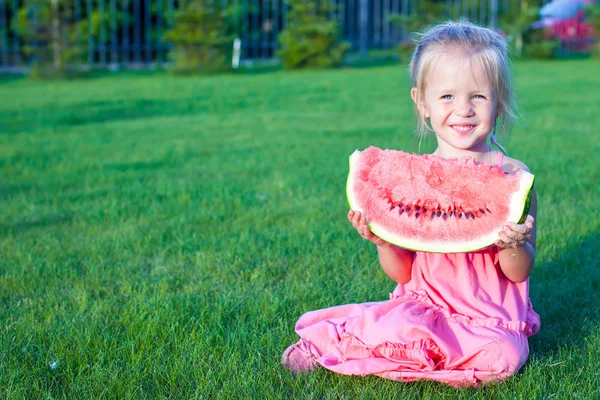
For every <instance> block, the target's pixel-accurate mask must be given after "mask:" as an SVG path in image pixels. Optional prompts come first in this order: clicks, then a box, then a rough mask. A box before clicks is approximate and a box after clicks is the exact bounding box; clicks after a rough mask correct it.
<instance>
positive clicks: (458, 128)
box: [451, 125, 475, 133]
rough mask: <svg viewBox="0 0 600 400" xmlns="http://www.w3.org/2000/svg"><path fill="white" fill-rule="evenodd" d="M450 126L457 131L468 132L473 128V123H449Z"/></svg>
mask: <svg viewBox="0 0 600 400" xmlns="http://www.w3.org/2000/svg"><path fill="white" fill-rule="evenodd" d="M451 127H452V129H454V130H455V131H457V132H458V133H469V132H471V131H472V130H473V129H475V125H451Z"/></svg>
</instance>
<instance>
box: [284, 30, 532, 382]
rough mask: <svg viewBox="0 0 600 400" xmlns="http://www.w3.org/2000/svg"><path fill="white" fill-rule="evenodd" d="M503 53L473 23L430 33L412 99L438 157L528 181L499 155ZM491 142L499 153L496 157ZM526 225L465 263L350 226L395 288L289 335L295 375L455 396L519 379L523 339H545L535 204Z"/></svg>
mask: <svg viewBox="0 0 600 400" xmlns="http://www.w3.org/2000/svg"><path fill="white" fill-rule="evenodd" d="M506 53H507V50H506V44H505V42H504V41H503V39H502V38H501V37H500V36H499V35H498V34H496V33H495V32H493V31H491V30H489V29H486V28H482V27H478V26H476V25H473V24H471V23H468V22H459V23H455V22H449V23H445V24H441V25H438V26H434V27H432V28H431V29H429V30H428V31H427V32H425V33H424V34H423V35H422V37H421V40H420V41H419V43H418V45H417V47H416V49H415V51H414V54H413V56H412V60H411V63H410V72H411V76H412V81H413V88H412V90H411V96H412V98H413V100H414V102H415V106H416V110H417V114H418V116H419V130H420V133H421V134H422V135H423V134H425V131H426V130H431V131H433V133H434V134H435V137H436V139H437V148H436V150H435V152H434V153H433V154H434V155H437V156H439V157H443V158H450V157H472V158H473V159H475V161H477V162H482V163H492V164H496V165H497V167H498V168H500V169H502V170H503V171H504V172H505V173H509V174H512V173H515V172H516V171H517V170H519V169H525V170H527V167H526V166H525V165H524V164H523V163H521V162H520V161H517V160H514V159H512V158H509V157H505V156H504V154H503V153H504V149H502V147H500V146H499V145H498V144H497V142H496V138H495V130H496V125H497V121H499V127H500V128H502V129H504V128H506V126H507V125H508V122H510V120H511V119H512V117H513V116H514V111H513V109H512V103H513V102H512V96H513V90H512V86H511V81H510V76H509V69H508V60H507V54H506ZM488 137H489V139H490V140H489V141H490V142H491V143H492V144H494V145H495V146H497V147H498V148H500V149H501V150H502V152H499V151H496V150H493V149H492V148H491V147H490V145H489V144H488ZM530 214H531V215H529V216H528V217H527V219H526V221H525V222H524V223H523V224H516V223H513V222H509V223H508V224H507V225H506V226H505V227H504V229H503V230H502V231H501V232H499V233H498V240H497V241H496V243H495V244H494V245H493V246H490V247H488V248H486V249H483V250H480V251H476V252H472V253H453V254H437V253H422V252H413V251H410V250H407V249H403V248H400V247H398V246H395V245H392V244H390V243H387V242H385V241H384V240H382V239H380V238H378V237H377V236H375V235H373V233H371V231H370V229H369V227H368V226H367V221H366V220H365V218H364V217H363V216H362V215H361V214H360V213H359V212H354V211H352V210H351V211H350V212H349V213H348V219H349V220H350V221H351V222H352V226H353V227H354V228H355V229H356V230H357V231H358V233H359V234H360V235H361V236H362V237H363V238H364V239H366V240H369V241H371V242H372V243H373V244H375V245H376V247H377V252H378V255H379V261H380V263H381V266H382V268H383V270H384V271H385V273H386V274H387V275H388V276H389V277H390V278H391V279H393V280H394V281H396V282H398V286H397V287H396V289H395V290H394V292H393V293H392V294H391V298H390V300H388V301H383V302H378V303H363V304H350V305H343V306H338V307H332V308H327V309H323V310H318V311H312V312H308V313H306V314H304V315H303V316H302V317H301V318H300V320H299V321H298V323H297V324H296V332H297V333H298V334H299V335H300V337H301V339H300V341H299V342H298V343H296V344H294V345H292V346H290V347H289V348H288V349H287V350H286V351H285V352H284V354H283V356H282V359H281V362H282V364H283V365H284V366H285V367H287V368H288V369H291V370H292V371H294V372H300V371H309V370H312V369H314V368H316V367H320V366H322V367H325V368H327V369H329V370H331V371H334V372H338V373H340V374H346V375H378V376H381V377H384V378H388V379H394V380H400V381H412V380H417V379H429V380H436V381H440V382H445V383H448V384H450V385H454V386H458V385H477V384H478V383H480V382H490V381H500V380H503V379H506V378H508V377H510V376H512V375H514V374H515V373H516V372H517V371H518V370H519V369H520V368H521V366H522V365H523V364H524V363H525V361H526V359H527V357H528V355H529V346H528V343H527V337H528V336H531V335H534V334H535V333H537V331H538V330H539V328H540V319H539V316H538V315H537V314H536V313H535V311H533V309H532V308H531V303H530V301H529V294H528V292H529V287H528V285H529V280H528V277H529V273H530V272H531V268H532V266H533V263H534V259H535V226H534V221H535V219H534V218H535V216H536V199H535V193H534V196H533V201H532V204H531V208H530Z"/></svg>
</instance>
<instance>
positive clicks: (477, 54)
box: [409, 20, 516, 154]
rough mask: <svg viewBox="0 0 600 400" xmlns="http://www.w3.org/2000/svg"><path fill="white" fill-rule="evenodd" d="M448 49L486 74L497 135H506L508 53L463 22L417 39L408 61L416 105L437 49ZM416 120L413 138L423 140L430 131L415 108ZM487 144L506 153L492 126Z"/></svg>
mask: <svg viewBox="0 0 600 400" xmlns="http://www.w3.org/2000/svg"><path fill="white" fill-rule="evenodd" d="M449 47H451V48H452V49H453V50H458V51H459V52H462V54H463V55H464V56H466V57H474V58H475V60H476V61H478V62H480V63H481V65H482V66H483V68H484V71H485V72H486V74H487V76H488V79H489V80H490V84H491V86H492V93H493V96H494V101H495V103H496V112H497V115H498V118H499V120H500V126H499V127H498V128H499V131H500V133H504V132H507V131H508V129H509V128H510V126H511V124H512V122H513V121H514V119H515V118H516V107H515V101H514V92H513V86H512V80H511V77H510V68H509V60H508V54H507V53H508V49H507V45H506V42H505V41H504V39H503V38H502V37H501V36H500V35H499V34H498V33H496V32H494V31H492V30H491V29H488V28H483V27H480V26H477V25H475V24H473V23H471V22H468V21H466V20H460V21H458V22H453V21H449V22H445V23H442V24H439V25H434V26H432V27H430V28H429V29H427V30H426V31H425V32H424V33H422V34H421V35H420V39H419V40H418V41H417V45H416V47H415V50H414V52H413V54H412V57H411V60H410V66H409V68H410V76H411V79H412V86H413V87H414V88H415V89H416V92H417V94H416V96H417V98H416V100H417V103H418V102H419V101H420V98H421V96H422V94H423V93H424V89H425V77H426V75H427V72H428V70H429V69H430V68H431V65H432V64H433V62H432V61H434V60H435V59H436V57H437V56H439V55H440V49H442V48H449ZM416 113H417V116H418V125H417V134H418V136H419V138H420V139H423V138H424V137H425V136H426V134H427V131H428V130H429V131H432V130H433V129H431V128H430V127H429V126H428V125H427V121H426V120H425V117H424V115H422V114H421V112H420V111H419V107H416ZM491 142H492V143H493V144H494V145H495V146H496V147H498V148H499V149H500V150H501V151H502V152H503V153H505V154H506V150H504V148H503V147H502V146H500V145H499V144H498V142H497V141H496V122H494V128H493V129H492V135H491Z"/></svg>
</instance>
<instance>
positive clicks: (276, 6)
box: [273, 0, 281, 57]
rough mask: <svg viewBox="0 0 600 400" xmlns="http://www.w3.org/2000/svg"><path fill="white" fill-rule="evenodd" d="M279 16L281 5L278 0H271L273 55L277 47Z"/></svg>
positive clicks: (275, 54) (275, 53)
mask: <svg viewBox="0 0 600 400" xmlns="http://www.w3.org/2000/svg"><path fill="white" fill-rule="evenodd" d="M280 16H281V6H280V5H279V0H273V35H274V36H273V56H274V57H276V56H277V49H279V40H278V39H279V32H280V23H279V17H280Z"/></svg>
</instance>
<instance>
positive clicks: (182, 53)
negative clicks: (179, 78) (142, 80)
mask: <svg viewBox="0 0 600 400" xmlns="http://www.w3.org/2000/svg"><path fill="white" fill-rule="evenodd" d="M234 15H235V13H234V9H233V8H231V7H230V8H227V9H222V8H221V3H220V2H216V1H213V0H192V1H190V2H189V3H187V4H186V5H185V6H184V7H183V9H181V10H180V11H178V12H176V13H175V20H174V24H173V29H171V30H170V31H167V32H166V33H165V34H164V37H163V39H164V40H165V41H167V42H171V43H172V44H173V50H172V51H171V53H170V57H171V59H172V61H173V62H174V66H173V71H174V72H176V73H194V72H218V71H224V70H227V69H229V68H230V64H229V63H228V61H229V60H230V59H231V53H232V43H233V39H234V38H235V34H234V31H235V29H234V26H235V25H234V22H233V21H234V18H233V17H234Z"/></svg>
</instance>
